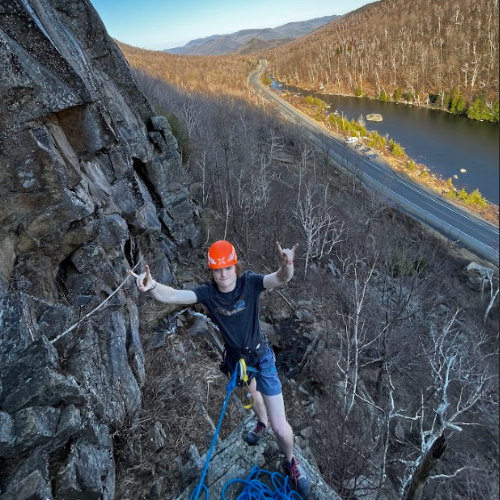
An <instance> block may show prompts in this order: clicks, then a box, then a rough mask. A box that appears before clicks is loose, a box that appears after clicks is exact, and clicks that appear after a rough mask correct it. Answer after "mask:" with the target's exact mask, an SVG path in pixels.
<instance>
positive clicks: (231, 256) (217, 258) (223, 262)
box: [208, 241, 238, 269]
mask: <svg viewBox="0 0 500 500" xmlns="http://www.w3.org/2000/svg"><path fill="white" fill-rule="evenodd" d="M237 263H238V257H237V256H236V250H235V248H234V247H233V245H231V243H229V242H228V241H218V242H217V243H214V244H213V245H212V246H211V247H210V250H209V251H208V267H209V268H210V269H224V268H225V267H231V266H234V265H236V264H237Z"/></svg>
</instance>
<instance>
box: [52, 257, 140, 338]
mask: <svg viewBox="0 0 500 500" xmlns="http://www.w3.org/2000/svg"><path fill="white" fill-rule="evenodd" d="M141 260H142V259H141ZM140 262H141V261H139V262H138V263H137V265H136V266H135V267H134V269H132V270H133V271H135V269H136V268H137V266H138V265H139V264H140ZM129 278H130V275H128V276H127V277H126V278H125V279H124V280H123V282H122V284H121V285H120V286H119V287H118V288H117V289H116V290H115V291H114V292H113V293H112V294H111V295H110V296H109V297H108V298H107V299H106V300H104V301H103V302H101V303H100V304H99V305H98V306H97V307H96V308H95V309H93V310H92V311H90V312H89V313H88V314H86V315H85V316H84V317H83V318H82V319H80V320H79V321H78V322H77V323H75V324H74V325H73V326H71V327H70V328H68V329H67V330H66V331H65V332H62V333H60V334H59V335H58V336H57V337H56V338H55V339H52V340H51V341H50V343H51V344H54V343H55V342H57V341H58V340H61V339H62V338H63V337H65V336H66V335H67V334H68V333H70V332H72V331H73V330H74V329H75V328H78V326H80V325H81V324H82V323H83V322H84V321H86V320H87V319H89V318H90V316H92V315H93V314H95V313H96V312H97V311H99V309H102V308H103V307H104V306H105V305H106V304H107V303H108V302H109V301H110V300H111V299H112V298H113V297H114V296H115V295H116V294H117V293H118V292H119V291H120V290H121V289H122V288H123V287H124V286H125V283H127V281H128V279H129Z"/></svg>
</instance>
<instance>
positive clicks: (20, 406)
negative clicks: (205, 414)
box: [0, 0, 199, 500]
mask: <svg viewBox="0 0 500 500" xmlns="http://www.w3.org/2000/svg"><path fill="white" fill-rule="evenodd" d="M188 186H189V179H187V177H186V175H185V173H184V170H183V168H182V165H181V160H180V155H179V153H178V151H177V143H176V140H175V138H174V137H173V135H172V132H171V130H170V127H169V125H168V122H167V120H165V119H164V118H163V117H156V116H155V114H154V112H153V110H152V108H151V107H150V105H149V103H148V102H147V101H146V99H145V98H144V97H143V96H142V94H141V93H140V92H139V91H138V89H137V88H136V86H135V84H134V81H133V79H132V77H131V73H130V69H129V66H128V64H127V62H126V61H125V59H124V57H123V56H122V54H121V52H120V51H119V50H118V48H117V47H116V45H115V43H114V42H113V40H111V38H110V37H109V36H108V34H107V33H106V30H105V28H104V26H103V24H102V22H101V20H100V19H99V17H98V16H97V14H96V12H95V10H94V9H93V7H92V6H91V4H90V2H89V1H87V0H0V495H1V494H3V495H5V498H6V499H8V498H16V499H18V500H22V499H23V498H52V497H54V498H56V499H57V498H61V499H62V498H103V499H108V498H113V495H114V464H113V458H112V457H113V453H112V442H111V438H110V433H111V432H112V430H113V429H116V428H119V427H120V426H121V425H123V423H124V421H125V419H126V418H127V416H129V415H131V414H133V413H134V412H135V411H136V410H137V408H138V407H139V405H140V387H141V384H142V383H143V379H144V365H143V351H142V346H141V342H140V339H139V335H138V311H137V306H136V304H135V303H136V300H135V297H134V296H133V295H134V294H135V290H134V289H133V288H130V287H129V285H130V283H127V284H126V285H125V287H124V288H122V289H120V290H119V291H118V293H116V294H114V295H112V294H113V292H114V291H115V290H116V289H117V288H118V287H119V286H120V285H121V284H122V283H123V281H124V280H125V278H126V277H127V269H129V268H130V267H132V266H134V265H135V264H137V263H138V261H139V260H140V258H141V257H143V256H144V254H145V253H146V251H147V252H148V255H147V258H148V262H149V263H150V264H151V265H152V266H154V267H155V271H156V276H157V277H158V279H162V280H163V281H166V282H170V281H172V280H174V279H175V278H174V277H173V276H172V274H171V269H170V259H171V258H172V256H175V255H176V253H177V251H178V248H179V247H188V248H192V247H197V246H198V245H199V234H198V231H197V229H196V227H195V220H194V212H193V206H192V205H191V202H190V200H189V196H188ZM169 257H170V258H169ZM125 290H127V291H125ZM110 296H112V297H111V299H110V301H109V303H108V304H106V307H104V308H102V309H101V310H100V311H99V312H98V313H96V314H94V315H91V316H90V317H89V318H88V319H86V320H85V321H84V322H82V323H81V324H80V325H79V326H78V327H77V328H75V329H73V330H72V331H70V332H69V333H67V334H66V335H63V336H62V337H60V334H62V333H64V332H65V331H66V330H68V328H69V327H70V326H72V325H73V324H75V323H77V322H78V321H79V320H80V319H82V317H83V316H84V315H85V313H87V312H90V311H91V310H92V309H93V308H94V307H97V306H98V305H99V304H101V303H102V302H103V301H104V300H106V299H107V298H109V297H110ZM56 339H57V340H56ZM9 495H10V496H9ZM2 499H4V496H2Z"/></svg>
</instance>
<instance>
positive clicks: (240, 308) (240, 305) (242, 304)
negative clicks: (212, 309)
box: [216, 300, 247, 316]
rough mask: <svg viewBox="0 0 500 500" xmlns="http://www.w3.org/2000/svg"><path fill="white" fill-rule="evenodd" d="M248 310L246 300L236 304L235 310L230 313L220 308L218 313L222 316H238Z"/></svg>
mask: <svg viewBox="0 0 500 500" xmlns="http://www.w3.org/2000/svg"><path fill="white" fill-rule="evenodd" d="M246 308H247V303H246V302H245V301H244V300H240V301H239V302H236V304H235V305H234V309H233V310H232V311H229V310H227V309H221V308H220V307H218V308H217V309H216V311H217V312H218V313H219V314H222V315H223V316H234V315H235V314H238V313H240V312H243V311H244V310H245V309H246Z"/></svg>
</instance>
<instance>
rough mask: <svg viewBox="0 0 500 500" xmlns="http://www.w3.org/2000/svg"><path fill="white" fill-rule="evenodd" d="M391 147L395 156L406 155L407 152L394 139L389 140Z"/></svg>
mask: <svg viewBox="0 0 500 500" xmlns="http://www.w3.org/2000/svg"><path fill="white" fill-rule="evenodd" d="M389 149H390V150H391V153H392V154H393V155H394V156H405V154H406V153H405V150H404V149H403V147H402V146H401V144H398V143H397V142H396V141H394V140H392V139H391V140H390V141H389Z"/></svg>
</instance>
